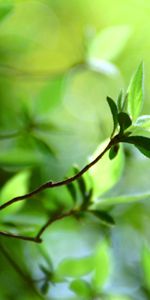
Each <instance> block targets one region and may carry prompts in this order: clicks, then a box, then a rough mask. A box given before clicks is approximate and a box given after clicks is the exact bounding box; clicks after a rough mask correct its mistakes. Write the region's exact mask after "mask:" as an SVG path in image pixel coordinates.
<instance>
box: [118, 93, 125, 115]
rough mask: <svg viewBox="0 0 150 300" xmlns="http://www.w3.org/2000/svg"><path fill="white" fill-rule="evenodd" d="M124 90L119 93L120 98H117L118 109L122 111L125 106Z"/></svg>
mask: <svg viewBox="0 0 150 300" xmlns="http://www.w3.org/2000/svg"><path fill="white" fill-rule="evenodd" d="M123 98H124V97H123V91H122V90H121V91H120V93H119V95H118V99H117V107H118V111H119V112H121V111H122V107H123Z"/></svg>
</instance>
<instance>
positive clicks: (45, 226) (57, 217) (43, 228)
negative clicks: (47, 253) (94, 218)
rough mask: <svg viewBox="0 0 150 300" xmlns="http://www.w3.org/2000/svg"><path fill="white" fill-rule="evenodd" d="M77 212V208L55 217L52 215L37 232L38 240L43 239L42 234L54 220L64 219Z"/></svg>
mask: <svg viewBox="0 0 150 300" xmlns="http://www.w3.org/2000/svg"><path fill="white" fill-rule="evenodd" d="M75 213H76V210H73V209H72V210H70V211H69V212H66V213H63V214H61V215H57V216H54V217H50V218H49V219H48V221H47V222H46V223H45V224H44V225H43V226H42V227H41V229H40V230H39V232H38V233H37V235H36V240H41V236H42V234H43V233H44V231H45V230H46V229H47V228H48V227H49V226H50V225H51V224H52V223H54V222H56V221H58V220H61V219H64V218H66V217H70V216H72V215H74V214H75Z"/></svg>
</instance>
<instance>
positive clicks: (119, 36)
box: [87, 25, 131, 61]
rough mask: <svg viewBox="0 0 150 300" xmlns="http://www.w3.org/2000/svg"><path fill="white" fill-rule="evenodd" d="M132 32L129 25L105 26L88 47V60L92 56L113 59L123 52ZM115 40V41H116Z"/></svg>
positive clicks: (107, 59)
mask: <svg viewBox="0 0 150 300" xmlns="http://www.w3.org/2000/svg"><path fill="white" fill-rule="evenodd" d="M130 34H131V29H130V27H129V26H127V25H122V26H114V27H109V28H105V29H104V30H103V31H101V32H100V33H98V34H97V35H96V36H95V37H94V39H93V41H92V42H91V44H90V45H89V49H88V54H87V57H88V60H90V59H91V58H99V59H104V60H106V61H109V60H113V59H115V58H116V57H118V55H119V54H120V53H121V52H122V50H123V49H124V47H125V46H126V43H127V41H128V39H129V36H130ZM114 41H115V42H114Z"/></svg>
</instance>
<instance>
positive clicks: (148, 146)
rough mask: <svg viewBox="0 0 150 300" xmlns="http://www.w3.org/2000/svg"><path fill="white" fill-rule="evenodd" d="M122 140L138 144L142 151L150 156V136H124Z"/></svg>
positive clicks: (137, 146)
mask: <svg viewBox="0 0 150 300" xmlns="http://www.w3.org/2000/svg"><path fill="white" fill-rule="evenodd" d="M120 142H123V143H129V144H133V145H134V146H136V148H138V149H139V151H140V152H142V153H143V154H144V155H145V156H147V157H149V158H150V138H148V137H144V136H130V137H123V138H122V139H121V140H120Z"/></svg>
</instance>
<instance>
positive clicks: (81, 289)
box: [70, 279, 91, 300]
mask: <svg viewBox="0 0 150 300" xmlns="http://www.w3.org/2000/svg"><path fill="white" fill-rule="evenodd" d="M70 290H71V291H73V292H74V293H75V294H76V295H77V296H78V297H81V299H83V300H88V299H89V300H90V299H91V288H90V285H89V283H88V282H87V281H85V280H83V279H76V280H74V281H72V282H71V284H70Z"/></svg>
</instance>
